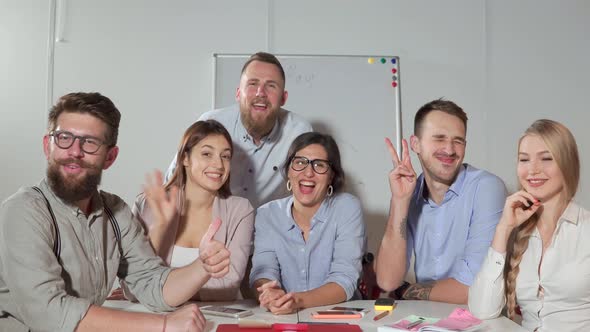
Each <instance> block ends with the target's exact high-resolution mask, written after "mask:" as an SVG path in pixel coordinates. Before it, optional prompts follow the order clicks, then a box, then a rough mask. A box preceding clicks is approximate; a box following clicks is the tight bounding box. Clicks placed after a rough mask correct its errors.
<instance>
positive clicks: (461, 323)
mask: <svg viewBox="0 0 590 332" xmlns="http://www.w3.org/2000/svg"><path fill="white" fill-rule="evenodd" d="M479 324H481V320H480V319H478V318H476V317H474V316H473V315H472V314H471V313H470V312H469V310H467V309H462V308H457V309H455V310H453V312H452V313H451V314H450V315H449V317H447V318H443V319H441V320H439V321H438V322H436V323H435V324H433V325H434V326H438V327H444V328H446V329H449V330H457V331H463V330H466V329H469V328H471V327H473V326H476V325H479Z"/></svg>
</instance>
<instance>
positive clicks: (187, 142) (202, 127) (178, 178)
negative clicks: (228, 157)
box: [165, 120, 234, 198]
mask: <svg viewBox="0 0 590 332" xmlns="http://www.w3.org/2000/svg"><path fill="white" fill-rule="evenodd" d="M210 135H221V136H223V137H224V138H225V139H226V140H227V142H228V143H229V146H230V149H231V153H232V155H233V151H234V147H233V144H232V140H231V136H230V135H229V133H228V132H227V129H225V127H224V126H223V125H222V124H221V123H219V122H217V121H215V120H206V121H197V122H195V123H193V124H192V125H191V126H190V127H188V129H187V130H186V131H185V132H184V135H182V140H181V141H180V145H179V146H178V152H177V153H176V169H175V170H174V173H172V176H171V177H170V179H168V182H166V185H165V187H166V190H168V189H170V187H172V186H173V185H176V186H177V187H178V188H184V186H185V184H186V178H187V176H186V170H185V168H184V166H183V165H182V161H183V160H184V158H185V157H186V156H188V155H190V153H191V150H192V148H193V147H194V146H195V145H197V144H199V142H200V141H202V140H203V139H204V138H205V137H207V136H210ZM230 176H231V175H230ZM230 176H228V177H227V180H226V181H225V183H224V184H223V186H221V188H219V190H218V191H217V195H218V196H219V197H221V198H227V197H229V196H231V189H230V185H229V179H230Z"/></svg>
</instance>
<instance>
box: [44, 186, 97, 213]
mask: <svg viewBox="0 0 590 332" xmlns="http://www.w3.org/2000/svg"><path fill="white" fill-rule="evenodd" d="M41 186H43V187H45V189H46V192H49V193H50V194H51V196H53V200H54V201H56V202H58V204H61V205H62V206H63V207H65V208H66V209H69V210H71V211H72V213H73V214H74V215H76V216H78V215H80V214H85V213H84V211H82V210H80V208H79V207H78V206H77V205H74V204H71V203H69V202H65V201H64V200H62V199H61V198H60V197H59V196H57V194H56V193H55V192H54V191H53V189H51V186H50V185H49V182H48V181H47V178H45V179H43V181H42V183H41ZM90 204H91V209H90V211H91V212H90V214H89V215H88V217H89V218H90V217H91V216H92V215H97V216H100V215H101V214H102V211H103V207H104V205H103V202H102V197H101V195H100V194H99V192H98V190H96V191H94V193H93V194H92V199H91V200H90Z"/></svg>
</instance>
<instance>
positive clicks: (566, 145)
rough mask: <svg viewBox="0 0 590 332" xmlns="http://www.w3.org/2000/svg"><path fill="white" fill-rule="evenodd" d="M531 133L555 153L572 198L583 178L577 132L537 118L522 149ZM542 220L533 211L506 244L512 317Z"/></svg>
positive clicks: (567, 193)
mask: <svg viewBox="0 0 590 332" xmlns="http://www.w3.org/2000/svg"><path fill="white" fill-rule="evenodd" d="M529 135H536V136H538V137H540V138H541V139H542V140H543V142H545V145H547V148H548V149H549V152H551V154H552V155H553V158H554V160H555V162H556V163H557V166H558V167H559V170H560V171H561V174H562V175H563V178H564V181H565V183H564V196H565V201H566V202H569V201H570V200H571V199H572V198H573V197H574V195H575V194H576V191H577V190H578V184H579V181H580V157H579V154H578V146H577V144H576V140H575V139H574V136H573V135H572V133H571V132H570V131H569V130H568V129H567V128H566V127H565V126H564V125H562V124H561V123H559V122H556V121H553V120H547V119H541V120H537V121H535V122H534V123H533V124H532V125H531V126H530V127H529V128H528V129H527V130H526V131H525V132H524V135H523V136H522V137H521V138H520V140H519V141H518V147H519V150H520V143H521V142H522V139H523V138H524V137H526V136H529ZM538 220H539V217H538V216H537V214H536V213H535V214H533V215H532V216H531V217H530V218H529V219H528V220H527V221H525V222H524V223H522V224H521V225H520V226H518V227H516V228H515V229H514V230H512V233H511V234H510V237H509V238H508V244H507V247H506V260H507V264H506V265H505V266H504V286H505V292H506V305H507V307H508V317H509V318H510V319H514V318H515V311H516V277H517V276H518V273H519V272H520V267H519V265H520V262H521V260H522V256H523V254H524V252H525V251H526V250H527V248H528V246H529V238H530V237H531V234H532V233H533V231H534V229H535V226H536V225H537V222H538Z"/></svg>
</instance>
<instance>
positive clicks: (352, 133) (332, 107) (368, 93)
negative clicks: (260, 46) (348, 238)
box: [213, 54, 402, 239]
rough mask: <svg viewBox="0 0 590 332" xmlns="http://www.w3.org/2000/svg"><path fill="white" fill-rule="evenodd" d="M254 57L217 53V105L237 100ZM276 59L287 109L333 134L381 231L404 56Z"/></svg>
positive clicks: (368, 217) (350, 180)
mask: <svg viewBox="0 0 590 332" xmlns="http://www.w3.org/2000/svg"><path fill="white" fill-rule="evenodd" d="M249 56H250V55H236V54H216V55H214V56H213V66H214V70H213V73H214V78H213V85H214V86H213V91H214V94H213V95H214V99H213V108H221V107H226V106H229V105H231V104H234V103H235V102H236V101H235V94H236V88H237V87H238V85H239V80H240V72H241V69H242V66H243V64H244V63H245V62H246V60H247V59H248V58H249ZM277 58H278V59H279V60H280V61H281V64H282V65H283V68H284V70H285V76H286V87H285V89H286V90H287V91H288V92H289V97H288V99H287V103H286V104H285V106H284V108H285V109H288V110H290V111H293V112H295V113H298V114H300V115H302V116H303V117H304V118H306V119H307V120H308V121H309V122H311V124H312V126H313V128H314V131H318V132H322V133H327V134H330V135H332V136H333V137H334V139H335V140H336V142H337V143H338V147H339V148H340V153H341V157H342V166H343V168H344V172H345V174H346V187H345V190H346V191H347V192H350V193H352V194H354V195H355V196H357V197H358V198H359V199H360V200H361V201H362V203H363V207H364V210H365V211H364V212H365V221H366V222H367V225H371V224H373V225H379V227H375V230H374V231H375V232H378V231H379V232H380V231H382V226H381V225H383V223H384V221H385V220H386V217H387V213H388V209H389V201H390V196H391V194H390V190H389V183H388V173H389V171H390V170H391V168H392V165H391V158H390V157H389V155H388V152H387V150H386V148H385V144H384V138H385V137H390V138H391V139H392V141H394V142H396V145H397V146H399V144H400V143H399V139H400V137H401V136H400V135H401V132H402V130H401V120H400V119H401V109H400V104H401V103H400V79H399V77H400V76H399V69H400V68H399V58H398V57H396V56H380V55H375V56H341V55H337V56H327V55H322V56H316V55H277ZM371 59H372V61H371ZM370 62H373V63H370ZM394 135H397V137H394ZM376 151H379V153H376ZM381 151H382V153H381ZM373 220H374V221H375V222H376V223H375V222H372V221H373ZM372 232H373V230H372V228H371V227H370V226H369V229H368V233H369V234H368V235H369V238H374V239H376V238H379V239H380V238H381V236H371V234H370V233H372Z"/></svg>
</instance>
